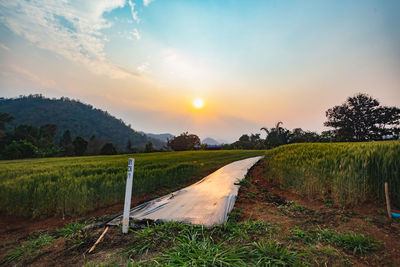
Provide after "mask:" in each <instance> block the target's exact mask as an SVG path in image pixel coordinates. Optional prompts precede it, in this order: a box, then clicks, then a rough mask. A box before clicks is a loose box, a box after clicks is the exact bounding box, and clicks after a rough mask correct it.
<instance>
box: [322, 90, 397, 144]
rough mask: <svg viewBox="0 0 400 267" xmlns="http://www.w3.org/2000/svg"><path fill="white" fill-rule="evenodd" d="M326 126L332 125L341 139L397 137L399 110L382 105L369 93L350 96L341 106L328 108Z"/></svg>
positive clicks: (356, 139) (363, 139)
mask: <svg viewBox="0 0 400 267" xmlns="http://www.w3.org/2000/svg"><path fill="white" fill-rule="evenodd" d="M326 117H327V119H328V120H327V121H326V122H325V123H324V125H325V126H328V127H333V128H334V129H335V130H334V133H335V135H336V138H337V139H338V140H340V141H365V140H380V139H382V138H383V136H385V135H392V136H398V135H399V128H398V125H399V124H400V109H399V108H397V107H385V106H380V103H379V101H378V100H376V99H374V98H372V97H371V96H369V95H367V94H361V93H360V94H357V95H355V96H353V97H349V98H347V100H346V102H345V103H343V104H342V105H340V106H335V107H333V108H330V109H328V110H327V111H326Z"/></svg>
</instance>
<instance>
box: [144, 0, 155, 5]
mask: <svg viewBox="0 0 400 267" xmlns="http://www.w3.org/2000/svg"><path fill="white" fill-rule="evenodd" d="M153 1H154V0H143V5H144V6H148V5H149V4H150V3H151V2H153Z"/></svg>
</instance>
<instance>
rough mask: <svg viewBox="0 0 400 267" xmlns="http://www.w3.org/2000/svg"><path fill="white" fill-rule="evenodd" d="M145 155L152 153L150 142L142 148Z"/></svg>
mask: <svg viewBox="0 0 400 267" xmlns="http://www.w3.org/2000/svg"><path fill="white" fill-rule="evenodd" d="M144 152H145V153H150V152H154V147H153V143H152V142H151V141H149V142H147V144H146V146H145V147H144Z"/></svg>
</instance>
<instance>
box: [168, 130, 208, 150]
mask: <svg viewBox="0 0 400 267" xmlns="http://www.w3.org/2000/svg"><path fill="white" fill-rule="evenodd" d="M167 145H168V146H169V147H170V148H171V149H173V150H175V151H183V150H193V149H195V148H197V147H200V145H201V142H200V138H199V137H198V136H197V135H195V134H188V133H187V132H186V133H182V134H181V135H179V136H177V137H174V138H173V139H171V140H168V143H167Z"/></svg>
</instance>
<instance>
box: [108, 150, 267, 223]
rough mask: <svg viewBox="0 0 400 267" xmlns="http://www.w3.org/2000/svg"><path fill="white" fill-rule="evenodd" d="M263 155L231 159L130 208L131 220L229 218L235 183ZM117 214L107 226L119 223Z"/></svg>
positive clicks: (219, 220) (211, 220) (213, 220)
mask: <svg viewBox="0 0 400 267" xmlns="http://www.w3.org/2000/svg"><path fill="white" fill-rule="evenodd" d="M261 158H262V157H253V158H248V159H244V160H239V161H235V162H232V163H230V164H228V165H225V166H224V167H222V168H220V169H218V170H217V171H215V172H213V173H212V174H210V175H208V176H207V177H205V178H203V179H202V180H200V181H199V182H197V183H195V184H193V185H191V186H188V187H186V188H183V189H181V190H179V191H176V192H173V193H171V194H168V195H166V196H163V197H160V198H157V199H154V200H152V201H149V202H146V203H143V204H141V205H139V206H136V207H134V208H133V209H131V211H130V219H133V220H144V219H149V220H154V221H155V220H162V221H179V222H186V223H192V224H199V225H206V226H211V225H214V224H220V223H224V222H226V221H227V219H228V214H229V213H230V212H231V210H232V208H233V205H234V203H235V199H236V196H237V194H238V190H239V187H240V186H239V185H238V184H237V182H238V181H239V180H241V179H243V178H244V177H245V176H246V174H247V172H248V170H249V169H250V168H251V167H252V166H253V165H254V164H256V163H257V162H258V161H259V160H260V159H261ZM121 220H122V216H119V217H117V218H115V219H114V220H112V221H111V222H110V223H109V224H110V225H118V224H120V222H121Z"/></svg>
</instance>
